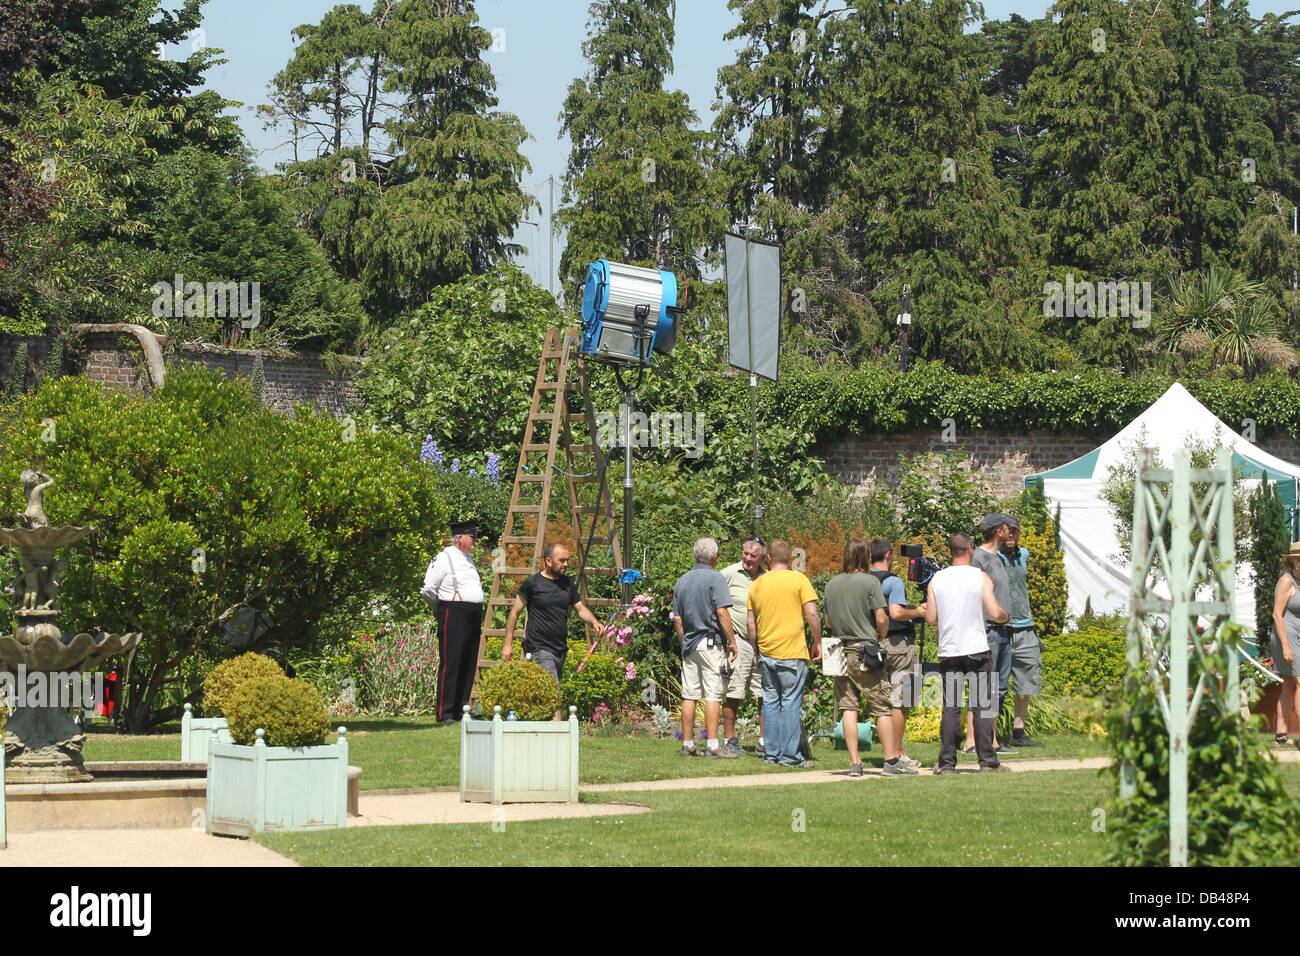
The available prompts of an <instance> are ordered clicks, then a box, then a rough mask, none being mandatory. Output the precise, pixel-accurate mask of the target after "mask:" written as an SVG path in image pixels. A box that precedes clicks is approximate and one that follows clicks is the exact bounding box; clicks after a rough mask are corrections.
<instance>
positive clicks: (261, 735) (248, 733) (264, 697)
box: [207, 673, 348, 836]
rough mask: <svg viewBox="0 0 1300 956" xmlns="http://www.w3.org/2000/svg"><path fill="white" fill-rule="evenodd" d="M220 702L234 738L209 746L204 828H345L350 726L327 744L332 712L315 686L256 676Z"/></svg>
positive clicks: (243, 832) (238, 832)
mask: <svg viewBox="0 0 1300 956" xmlns="http://www.w3.org/2000/svg"><path fill="white" fill-rule="evenodd" d="M222 706H223V709H224V710H225V714H226V720H227V721H228V722H229V724H230V735H231V737H232V738H233V743H220V742H213V743H212V744H210V745H209V751H208V810H207V830H208V832H209V833H223V834H227V835H231V836H247V835H248V834H250V833H255V832H260V831H262V830H321V829H333V828H337V827H344V826H346V825H347V812H348V744H347V736H346V735H347V728H346V727H340V728H339V738H338V742H337V743H335V744H328V745H327V744H325V737H326V735H327V734H328V733H329V729H330V726H329V715H328V714H327V713H326V710H325V702H324V701H323V700H322V699H321V696H320V692H319V691H318V690H316V688H315V687H313V686H312V685H311V684H309V683H307V682H306V681H302V680H292V679H290V678H288V677H285V676H284V674H282V673H281V674H277V675H275V676H264V677H256V678H253V679H251V680H247V681H244V682H243V683H241V684H239V685H238V686H236V687H234V688H233V689H232V690H231V691H230V692H229V694H228V696H226V697H225V698H224V700H223V703H222Z"/></svg>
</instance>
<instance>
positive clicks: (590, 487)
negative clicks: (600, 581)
mask: <svg viewBox="0 0 1300 956" xmlns="http://www.w3.org/2000/svg"><path fill="white" fill-rule="evenodd" d="M580 335H581V333H580V332H579V330H578V329H576V328H566V329H550V330H549V331H548V332H547V333H546V343H545V345H543V347H542V360H541V362H540V363H539V364H538V366H537V380H536V383H535V384H534V386H533V404H532V407H531V408H530V410H529V412H528V423H527V425H526V426H525V428H524V442H523V445H522V447H521V448H520V450H519V464H518V467H516V469H515V484H514V489H513V490H512V491H511V494H510V508H509V510H508V511H507V512H506V525H505V527H504V528H503V529H502V531H501V539H500V546H501V550H500V551H499V552H498V554H499V557H498V558H497V559H496V560H495V561H494V562H493V566H492V590H491V592H490V594H489V596H488V601H487V609H486V616H485V618H484V621H483V636H482V638H481V639H480V641H479V653H478V668H477V671H476V672H475V677H474V690H473V692H472V693H471V695H470V697H471V700H473V699H476V698H477V695H478V680H479V678H480V677H481V676H482V675H483V671H484V669H485V668H488V667H492V666H494V665H495V664H497V663H498V662H497V661H489V660H487V659H486V653H487V642H488V638H490V637H504V636H505V633H506V631H505V623H506V616H507V614H508V613H509V611H510V606H511V605H512V604H513V603H514V600H515V594H516V592H517V591H518V589H519V585H520V584H522V583H523V581H524V579H525V578H527V577H528V576H529V575H531V574H533V573H534V572H536V571H539V570H541V567H542V550H543V548H544V547H545V546H546V544H547V537H546V519H547V515H548V514H549V513H550V507H551V492H552V489H553V487H554V483H555V481H556V479H557V478H559V479H560V480H562V481H564V482H566V483H567V485H568V488H569V507H568V510H569V513H570V515H571V516H572V521H573V529H574V536H575V538H576V539H577V540H576V542H575V544H576V547H575V548H574V549H573V561H572V562H571V563H570V567H569V574H570V576H576V575H577V574H578V572H579V569H582V571H583V574H582V577H581V579H580V580H579V594H580V595H581V598H582V601H583V603H584V604H586V605H587V606H588V607H590V608H592V611H593V613H594V614H595V615H596V616H597V617H601V616H602V613H601V611H599V610H596V608H613V607H614V606H615V605H617V604H618V603H619V602H618V599H617V598H613V597H594V598H593V597H589V595H588V578H589V577H591V576H593V575H595V576H605V577H609V578H611V579H613V580H614V581H617V578H618V575H619V573H620V572H621V570H622V568H621V564H620V558H621V555H622V552H621V550H620V549H619V541H618V530H617V529H618V525H617V524H616V523H615V521H614V508H613V501H612V499H611V496H610V491H609V482H608V481H607V480H606V475H605V465H606V458H605V455H604V452H603V451H602V450H601V447H600V444H599V442H598V440H597V439H598V431H597V423H596V414H595V410H594V409H593V407H592V404H591V393H590V390H589V389H588V383H587V371H586V369H585V368H584V367H583V363H582V358H581V356H579V354H578V346H579V343H580V341H581V339H580ZM561 448H563V450H564V455H563V458H562V459H561V457H560V449H561ZM561 460H562V461H563V463H564V464H563V467H561V465H560V461H561ZM610 591H611V593H613V588H612V587H611V588H610ZM606 613H608V612H606ZM517 630H518V629H517ZM521 636H522V631H521V630H520V632H519V633H516V635H515V637H516V639H518V638H520V637H521ZM593 636H594V635H593ZM519 656H520V657H522V655H519Z"/></svg>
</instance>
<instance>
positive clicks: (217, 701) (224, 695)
mask: <svg viewBox="0 0 1300 956" xmlns="http://www.w3.org/2000/svg"><path fill="white" fill-rule="evenodd" d="M259 677H284V669H283V668H281V667H280V665H279V664H277V663H276V662H275V661H274V660H272V659H271V658H269V657H267V656H266V655H265V654H254V653H252V652H251V651H250V652H249V653H247V654H240V655H239V656H238V657H232V658H230V659H229V660H225V661H222V662H221V663H220V664H218V665H217V666H216V667H214V668H212V670H211V671H209V672H208V676H207V678H205V679H204V681H203V713H204V714H206V715H207V716H209V717H227V718H228V717H229V716H230V715H229V714H227V713H226V710H225V708H226V702H227V701H228V700H229V699H230V694H231V693H232V692H233V691H234V690H235V688H237V687H239V686H240V685H241V684H244V683H246V682H248V681H250V680H255V679H257V678H259Z"/></svg>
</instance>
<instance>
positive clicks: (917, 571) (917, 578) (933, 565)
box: [898, 544, 947, 591]
mask: <svg viewBox="0 0 1300 956" xmlns="http://www.w3.org/2000/svg"><path fill="white" fill-rule="evenodd" d="M898 550H899V552H900V553H901V554H902V555H903V557H905V558H907V580H909V581H912V582H913V583H915V584H917V585H919V586H920V588H921V590H923V591H924V590H925V587H926V585H928V584H929V583H930V579H931V578H932V577H934V576H935V573H936V572H938V571H942V570H943V569H944V568H946V567H947V565H946V564H943V563H942V562H940V561H939V560H938V559H937V558H927V557H926V556H925V553H924V549H923V548H922V546H921V545H919V544H905V545H903V546H901V547H900V548H899V549H898Z"/></svg>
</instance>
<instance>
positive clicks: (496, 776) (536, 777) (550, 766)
mask: <svg viewBox="0 0 1300 956" xmlns="http://www.w3.org/2000/svg"><path fill="white" fill-rule="evenodd" d="M494 709H495V714H494V715H493V717H492V719H491V720H470V718H469V713H468V711H469V708H468V707H466V708H465V711H466V714H465V717H464V719H463V720H461V722H460V799H461V800H462V801H467V802H481V803H486V802H489V801H490V802H492V803H577V802H578V712H577V708H576V707H570V708H569V719H568V720H564V721H560V720H502V719H501V708H500V707H497V708H494Z"/></svg>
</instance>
